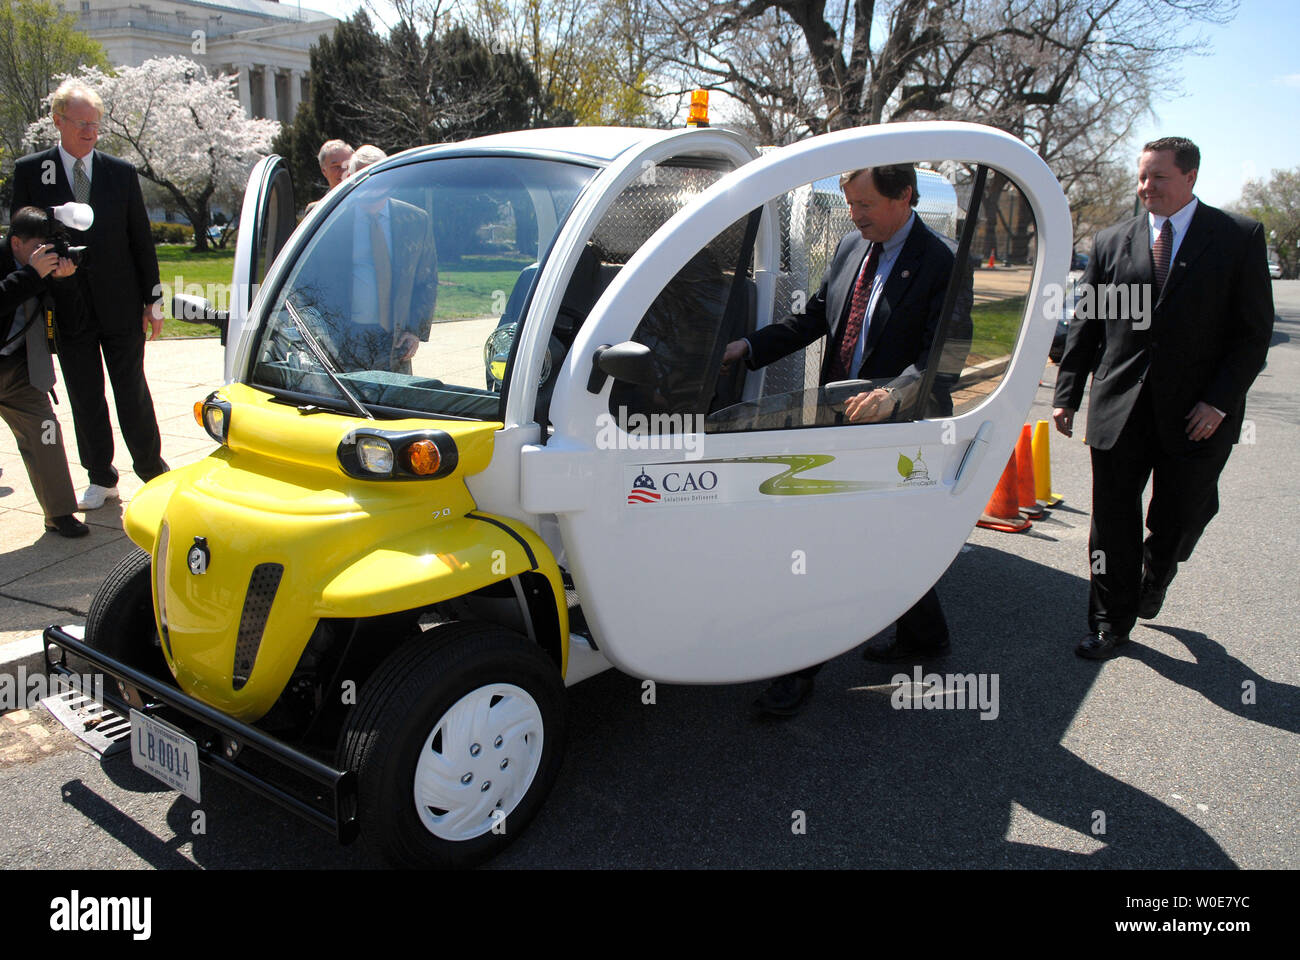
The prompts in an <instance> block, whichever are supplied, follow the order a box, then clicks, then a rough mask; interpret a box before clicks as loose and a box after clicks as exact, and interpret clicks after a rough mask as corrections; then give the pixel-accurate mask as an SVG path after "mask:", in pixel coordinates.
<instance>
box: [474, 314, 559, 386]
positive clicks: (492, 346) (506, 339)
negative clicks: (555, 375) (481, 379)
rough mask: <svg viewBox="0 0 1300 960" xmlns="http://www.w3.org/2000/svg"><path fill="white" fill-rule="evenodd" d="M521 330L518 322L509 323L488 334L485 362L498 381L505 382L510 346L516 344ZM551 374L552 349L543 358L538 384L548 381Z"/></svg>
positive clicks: (484, 350)
mask: <svg viewBox="0 0 1300 960" xmlns="http://www.w3.org/2000/svg"><path fill="white" fill-rule="evenodd" d="M518 332H519V324H518V323H507V324H506V325H505V326H503V327H497V328H496V329H495V330H493V331H492V332H491V333H490V334H488V338H487V341H486V342H485V343H484V344H483V364H484V366H486V367H487V372H488V376H489V377H491V378H492V379H493V380H495V381H496V382H497V383H504V382H505V379H506V364H507V363H508V362H509V360H510V348H511V347H512V346H514V342H515V335H516V334H517V333H518ZM550 375H551V351H550V350H547V351H546V355H545V356H544V357H543V358H542V372H541V374H540V375H539V376H538V378H537V384H538V386H541V385H542V384H543V383H545V382H546V378H547V377H549V376H550Z"/></svg>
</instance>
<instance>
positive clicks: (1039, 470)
mask: <svg viewBox="0 0 1300 960" xmlns="http://www.w3.org/2000/svg"><path fill="white" fill-rule="evenodd" d="M1050 435H1051V431H1050V430H1049V429H1048V427H1047V421H1046V420H1039V421H1038V422H1037V423H1036V424H1034V441H1033V447H1034V496H1035V497H1036V498H1037V499H1039V500H1041V501H1043V503H1045V504H1047V505H1048V506H1049V507H1054V506H1056V505H1057V504H1058V503H1061V502H1062V501H1064V500H1065V498H1064V497H1062V496H1061V495H1060V494H1057V493H1053V492H1052V451H1051V449H1050V447H1049V446H1048V440H1047V438H1048V437H1049V436H1050Z"/></svg>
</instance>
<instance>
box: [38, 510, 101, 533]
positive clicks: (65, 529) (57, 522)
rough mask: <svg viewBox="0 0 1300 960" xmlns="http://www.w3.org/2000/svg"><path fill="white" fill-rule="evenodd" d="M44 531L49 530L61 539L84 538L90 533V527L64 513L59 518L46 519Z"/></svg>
mask: <svg viewBox="0 0 1300 960" xmlns="http://www.w3.org/2000/svg"><path fill="white" fill-rule="evenodd" d="M45 529H46V530H51V531H53V532H55V533H57V534H58V535H59V536H61V537H84V536H85V535H86V534H88V533H90V527H88V526H86V525H85V524H84V523H82V522H81V521H80V520H78V519H77V518H76V517H74V516H73V515H72V514H70V513H65V514H64V515H63V516H61V517H46V518H45Z"/></svg>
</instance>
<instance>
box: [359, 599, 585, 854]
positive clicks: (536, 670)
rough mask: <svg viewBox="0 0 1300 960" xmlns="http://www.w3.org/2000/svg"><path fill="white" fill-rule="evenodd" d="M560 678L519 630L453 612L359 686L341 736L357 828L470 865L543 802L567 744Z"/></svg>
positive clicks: (391, 844)
mask: <svg viewBox="0 0 1300 960" xmlns="http://www.w3.org/2000/svg"><path fill="white" fill-rule="evenodd" d="M564 739H565V702H564V684H563V681H562V680H561V678H560V674H559V670H558V669H557V668H556V666H555V664H554V662H552V661H551V659H550V658H549V657H548V656H547V655H546V654H545V653H544V652H543V651H542V650H541V649H540V648H538V647H537V646H536V645H534V644H531V643H529V642H528V641H527V640H526V639H525V638H523V637H521V636H519V635H518V634H514V633H511V632H509V631H507V630H503V629H501V628H499V627H495V626H491V625H488V624H479V623H468V622H459V623H446V624H440V625H439V626H436V627H434V628H433V629H432V630H429V631H427V632H424V633H421V634H418V635H416V636H415V637H413V638H412V639H411V640H410V641H409V642H408V643H407V644H406V645H405V646H403V647H402V648H401V649H399V650H398V651H396V652H395V653H394V654H393V655H392V656H390V657H389V658H388V660H386V661H385V662H384V663H383V664H381V665H380V667H379V669H378V670H377V671H376V672H375V674H374V675H373V676H372V677H371V678H370V680H368V681H367V682H366V684H365V686H363V687H362V689H361V691H360V693H359V694H358V697H357V705H356V706H355V707H354V708H353V710H352V712H351V714H350V715H349V717H348V721H347V723H346V724H345V725H344V729H343V732H342V734H341V736H340V740H339V766H340V767H343V768H345V769H350V770H352V771H354V772H355V773H356V774H357V777H358V803H359V810H358V815H359V819H360V823H361V832H362V834H363V835H364V836H366V837H367V838H368V839H370V840H371V841H372V842H374V843H375V844H376V845H377V846H378V847H379V848H380V850H381V851H382V852H383V853H384V855H385V856H386V857H387V858H388V859H389V860H390V861H391V862H393V863H394V864H397V865H399V866H407V867H426V866H450V867H467V866H473V865H474V864H477V863H481V862H482V861H484V860H486V859H488V858H489V857H492V856H495V855H496V854H497V853H499V852H500V851H501V850H503V849H504V848H505V847H506V846H507V845H508V844H509V843H510V842H511V841H512V840H514V839H515V837H517V836H518V835H519V834H520V833H521V832H522V831H523V829H524V827H525V826H527V824H528V823H529V822H530V821H531V820H532V818H533V816H534V815H535V814H536V813H537V811H538V810H539V809H540V808H541V805H542V802H543V801H544V800H545V798H546V795H547V794H548V793H549V792H550V789H551V785H552V784H553V783H554V782H555V777H556V775H557V774H558V772H559V768H560V763H561V760H562V758H563V754H564Z"/></svg>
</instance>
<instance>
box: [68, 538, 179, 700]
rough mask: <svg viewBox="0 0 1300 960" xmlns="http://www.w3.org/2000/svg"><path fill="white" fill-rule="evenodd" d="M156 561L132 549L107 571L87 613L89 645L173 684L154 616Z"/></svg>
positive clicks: (120, 661) (87, 642)
mask: <svg viewBox="0 0 1300 960" xmlns="http://www.w3.org/2000/svg"><path fill="white" fill-rule="evenodd" d="M152 570H153V564H152V562H151V559H150V556H149V554H148V552H147V551H145V550H141V549H140V548H139V547H132V549H131V552H130V553H128V554H127V555H126V556H124V557H123V558H122V559H121V560H119V561H118V562H117V565H116V566H114V567H113V569H112V570H110V571H109V572H108V576H107V577H106V578H104V582H103V584H101V585H100V588H99V589H98V590H97V591H95V596H94V598H93V599H92V600H91V601H90V612H89V613H88V614H87V615H86V635H85V641H86V645H87V646H89V647H93V648H94V649H95V650H98V651H99V652H100V653H103V654H105V655H106V656H108V657H111V658H112V659H114V660H116V661H118V662H119V663H124V664H126V665H127V666H129V667H134V668H135V669H137V670H139V671H141V672H142V673H147V674H149V675H150V676H152V677H156V678H158V679H159V680H165V681H167V682H168V683H174V680H173V679H172V672H171V670H170V669H169V668H168V666H167V661H166V659H165V658H164V657H163V652H162V644H161V643H160V642H159V639H158V625H157V623H156V622H155V621H154V615H153V577H152V576H151V571H152Z"/></svg>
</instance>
